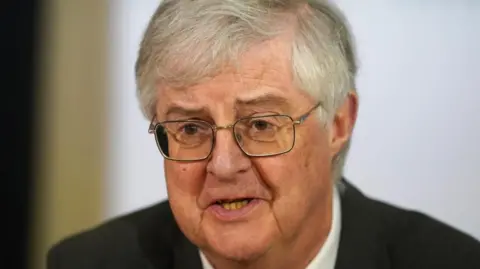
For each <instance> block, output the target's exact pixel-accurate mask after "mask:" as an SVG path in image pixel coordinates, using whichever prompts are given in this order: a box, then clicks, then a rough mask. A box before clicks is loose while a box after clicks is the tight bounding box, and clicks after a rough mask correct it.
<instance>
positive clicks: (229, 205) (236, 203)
mask: <svg viewBox="0 0 480 269" xmlns="http://www.w3.org/2000/svg"><path fill="white" fill-rule="evenodd" d="M253 200H254V199H253V198H239V199H233V200H218V201H216V202H215V203H213V204H214V205H219V206H221V207H222V208H224V209H226V210H238V209H241V208H243V207H245V206H247V205H248V204H249V203H250V202H251V201H253Z"/></svg>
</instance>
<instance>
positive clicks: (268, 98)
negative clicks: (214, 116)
mask: <svg viewBox="0 0 480 269" xmlns="http://www.w3.org/2000/svg"><path fill="white" fill-rule="evenodd" d="M236 103H237V105H247V106H262V105H281V106H289V102H288V99H287V98H285V97H282V96H279V95H275V94H271V93H267V94H264V95H260V96H256V97H254V98H249V99H239V100H237V102H236Z"/></svg>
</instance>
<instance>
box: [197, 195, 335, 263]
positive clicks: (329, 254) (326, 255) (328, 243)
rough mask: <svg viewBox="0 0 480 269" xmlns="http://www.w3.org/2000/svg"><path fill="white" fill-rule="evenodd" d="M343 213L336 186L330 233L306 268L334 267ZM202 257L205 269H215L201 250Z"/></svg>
mask: <svg viewBox="0 0 480 269" xmlns="http://www.w3.org/2000/svg"><path fill="white" fill-rule="evenodd" d="M341 218H342V214H341V205H340V194H339V191H338V189H337V188H336V187H335V188H334V191H333V215H332V226H331V228H330V232H329V233H328V237H327V240H325V243H324V244H323V247H322V248H321V249H320V251H319V252H318V254H317V255H316V256H315V258H313V260H312V261H311V262H310V264H309V265H308V266H307V268H306V269H334V268H335V261H336V260H337V253H338V247H339V243H340V231H341V226H342V220H341ZM200 259H201V261H202V266H203V269H213V266H212V265H211V264H210V262H209V261H208V260H207V258H206V257H205V255H203V253H202V252H201V251H200Z"/></svg>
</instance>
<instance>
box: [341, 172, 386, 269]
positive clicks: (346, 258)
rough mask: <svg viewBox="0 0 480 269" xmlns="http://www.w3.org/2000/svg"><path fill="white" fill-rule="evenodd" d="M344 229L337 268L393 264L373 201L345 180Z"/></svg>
mask: <svg viewBox="0 0 480 269" xmlns="http://www.w3.org/2000/svg"><path fill="white" fill-rule="evenodd" d="M342 183H343V185H344V187H343V191H342V192H341V206H342V231H341V234H340V244H339V249H338V256H337V262H336V265H335V269H351V268H355V269H380V268H381V269H388V268H390V264H389V259H388V253H387V248H386V247H387V244H386V238H385V233H384V232H383V231H384V227H382V226H381V223H382V222H381V220H380V219H379V215H378V212H377V211H376V210H373V208H372V207H373V205H374V203H375V202H374V201H372V200H370V199H368V198H367V197H365V196H364V195H363V194H362V193H361V192H360V191H359V190H357V189H356V188H355V187H354V186H353V185H352V184H350V183H349V182H347V181H345V180H344V181H342Z"/></svg>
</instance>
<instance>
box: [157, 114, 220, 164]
mask: <svg viewBox="0 0 480 269" xmlns="http://www.w3.org/2000/svg"><path fill="white" fill-rule="evenodd" d="M155 135H156V138H157V144H158V147H159V148H160V151H161V152H162V154H163V155H164V156H165V157H166V158H169V159H173V160H185V161H190V160H201V159H205V158H206V157H208V155H209V154H210V151H211V150H212V144H213V129H212V128H211V126H210V125H209V124H208V123H206V122H202V121H194V120H189V121H169V122H164V123H161V124H158V125H157V127H156V129H155Z"/></svg>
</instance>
